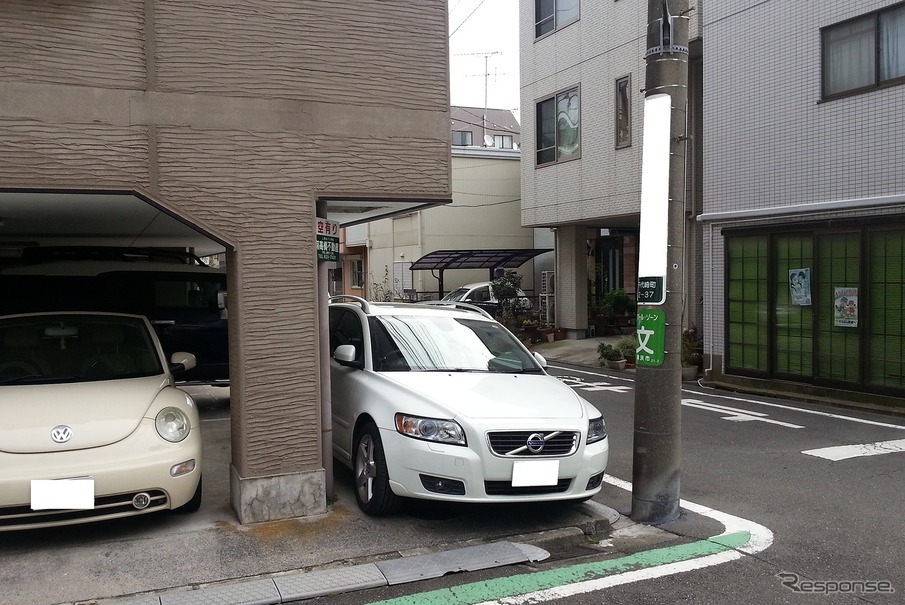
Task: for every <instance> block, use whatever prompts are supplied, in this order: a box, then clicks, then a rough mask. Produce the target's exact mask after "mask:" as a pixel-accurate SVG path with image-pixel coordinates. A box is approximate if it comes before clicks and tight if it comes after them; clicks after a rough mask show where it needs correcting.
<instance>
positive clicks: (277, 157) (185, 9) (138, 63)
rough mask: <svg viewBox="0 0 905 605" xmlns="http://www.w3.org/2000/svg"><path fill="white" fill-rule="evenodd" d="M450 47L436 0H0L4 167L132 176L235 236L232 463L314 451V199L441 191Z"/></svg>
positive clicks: (28, 175) (286, 467) (44, 174)
mask: <svg viewBox="0 0 905 605" xmlns="http://www.w3.org/2000/svg"><path fill="white" fill-rule="evenodd" d="M447 52H448V51H447V21H446V7H445V3H441V2H435V1H433V0H404V1H403V0H398V1H397V0H387V1H382V2H361V1H356V0H346V1H336V0H330V1H326V0H307V1H305V2H298V1H290V0H283V1H280V0H276V1H275V0H244V1H241V0H221V1H218V2H204V1H202V2H161V1H156V2H155V1H153V0H144V1H142V0H105V1H103V2H101V1H99V0H98V1H86V0H82V1H77V2H76V1H73V2H50V1H47V0H7V1H4V2H3V7H2V9H0V140H2V141H3V144H2V145H0V184H2V186H4V187H59V188H92V189H104V188H116V189H139V190H142V191H144V192H146V193H147V194H148V195H149V196H150V197H152V198H154V199H156V200H158V201H160V202H161V203H162V204H164V205H165V206H167V207H169V208H171V209H173V210H174V211H176V212H177V213H179V214H181V215H183V216H186V217H188V218H189V219H191V220H194V221H196V222H197V223H199V224H201V225H203V226H204V227H205V228H206V229H208V230H210V231H211V232H213V233H216V234H218V235H219V236H221V237H222V238H224V239H225V240H226V241H229V242H230V243H231V244H232V245H233V246H234V247H235V251H234V252H233V253H231V254H230V255H229V268H230V271H229V276H230V281H229V289H230V300H229V302H230V307H231V316H230V320H231V321H230V324H231V326H230V341H231V354H232V366H231V378H232V386H233V388H232V411H233V465H234V466H235V468H236V469H237V471H238V473H239V475H240V476H241V477H263V476H271V475H278V474H283V473H305V472H308V471H314V470H316V469H320V468H323V461H322V460H321V454H320V448H319V443H320V424H319V411H318V410H319V402H318V398H319V381H318V374H317V363H318V358H317V354H316V351H317V346H315V343H316V340H317V333H316V329H315V326H316V321H317V314H316V308H315V307H316V305H315V300H316V295H317V292H316V280H315V276H316V263H315V257H314V246H315V242H314V233H313V225H314V202H315V200H316V198H317V197H318V195H321V194H324V195H326V194H330V195H344V194H347V195H373V196H384V197H387V196H392V197H400V196H406V195H411V196H418V197H422V198H424V197H432V196H436V197H440V198H448V197H449V195H450V190H449V176H450V169H449V88H448V76H447V72H448V69H447ZM325 421H327V422H329V419H325ZM318 497H319V498H321V502H320V507H321V508H322V507H323V501H322V500H323V495H322V494H321V495H320V496H318ZM316 504H317V503H315V506H314V508H317V506H316Z"/></svg>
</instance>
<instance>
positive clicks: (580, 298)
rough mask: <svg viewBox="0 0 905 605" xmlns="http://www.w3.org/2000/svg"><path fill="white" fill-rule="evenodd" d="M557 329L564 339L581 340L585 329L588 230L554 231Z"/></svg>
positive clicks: (567, 229) (574, 228)
mask: <svg viewBox="0 0 905 605" xmlns="http://www.w3.org/2000/svg"><path fill="white" fill-rule="evenodd" d="M556 327H557V328H564V329H565V330H566V338H584V337H585V333H586V330H587V328H588V252H587V228H586V227H584V226H583V225H580V226H571V225H570V226H566V227H558V228H557V229H556Z"/></svg>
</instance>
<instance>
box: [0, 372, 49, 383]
mask: <svg viewBox="0 0 905 605" xmlns="http://www.w3.org/2000/svg"><path fill="white" fill-rule="evenodd" d="M35 378H44V375H43V374H26V375H25V376H16V377H15V378H6V379H4V380H0V384H17V383H20V382H28V381H29V380H34V379H35Z"/></svg>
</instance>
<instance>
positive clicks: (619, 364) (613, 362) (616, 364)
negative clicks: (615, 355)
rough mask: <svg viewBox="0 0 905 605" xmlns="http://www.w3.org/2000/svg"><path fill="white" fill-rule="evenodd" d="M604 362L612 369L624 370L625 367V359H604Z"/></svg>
mask: <svg viewBox="0 0 905 605" xmlns="http://www.w3.org/2000/svg"><path fill="white" fill-rule="evenodd" d="M603 361H604V363H605V364H606V367H608V368H609V369H611V370H624V369H625V360H624V359H604V360H603Z"/></svg>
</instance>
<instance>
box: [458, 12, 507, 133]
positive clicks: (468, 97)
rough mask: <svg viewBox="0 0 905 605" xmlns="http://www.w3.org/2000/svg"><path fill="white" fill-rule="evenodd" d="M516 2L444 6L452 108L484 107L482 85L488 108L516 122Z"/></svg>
mask: <svg viewBox="0 0 905 605" xmlns="http://www.w3.org/2000/svg"><path fill="white" fill-rule="evenodd" d="M518 2H519V0H448V3H449V33H450V34H451V35H450V38H449V78H450V97H451V99H450V100H451V103H452V104H453V105H464V106H469V107H483V106H484V85H485V80H486V85H487V106H488V107H492V108H495V109H511V110H515V111H516V113H515V115H516V117H519V114H518V108H519V71H518V65H519V54H518V53H519V49H518ZM491 53H496V54H491ZM485 55H488V56H486V58H485ZM485 61H486V63H485ZM485 65H486V69H485ZM485 73H487V74H489V75H487V77H486V78H485V76H484V74H485Z"/></svg>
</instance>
